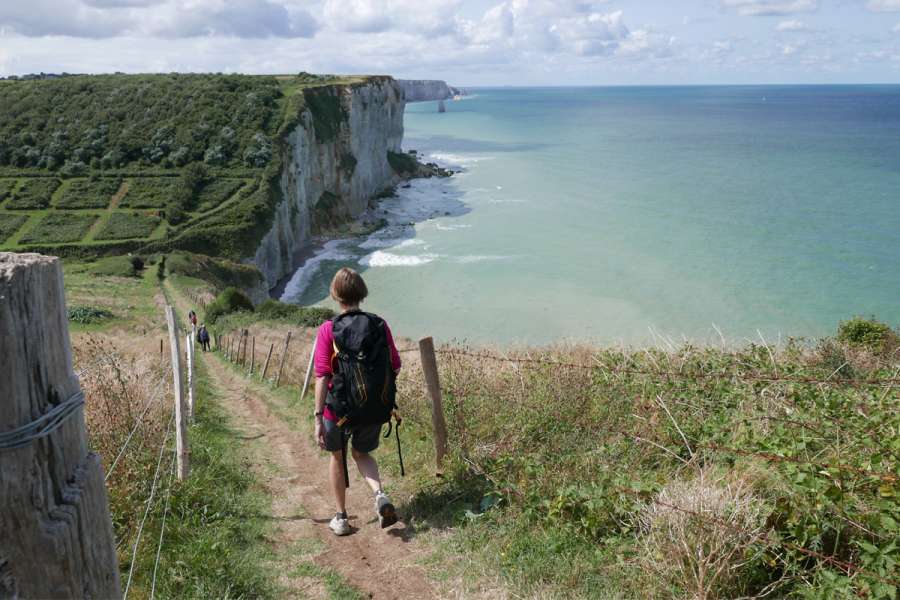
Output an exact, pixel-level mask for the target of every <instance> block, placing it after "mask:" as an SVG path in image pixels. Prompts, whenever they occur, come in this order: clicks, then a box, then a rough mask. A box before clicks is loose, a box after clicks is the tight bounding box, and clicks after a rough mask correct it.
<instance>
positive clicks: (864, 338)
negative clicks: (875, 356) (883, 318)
mask: <svg viewBox="0 0 900 600" xmlns="http://www.w3.org/2000/svg"><path fill="white" fill-rule="evenodd" d="M893 337H896V334H895V333H894V332H893V331H891V328H890V327H888V326H887V325H885V324H884V323H881V322H879V321H876V320H875V319H874V318H872V319H865V318H863V317H854V318H852V319H850V320H849V321H844V322H842V323H841V324H840V325H839V326H838V334H837V339H838V340H840V341H841V342H844V343H845V344H849V345H851V346H865V347H867V348H869V349H871V350H882V349H883V348H884V347H885V345H886V344H887V343H888V341H890V340H891V338H893Z"/></svg>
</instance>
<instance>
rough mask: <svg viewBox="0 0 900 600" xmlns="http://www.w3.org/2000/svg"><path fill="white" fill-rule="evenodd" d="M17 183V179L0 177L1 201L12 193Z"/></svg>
mask: <svg viewBox="0 0 900 600" xmlns="http://www.w3.org/2000/svg"><path fill="white" fill-rule="evenodd" d="M17 183H18V180H17V179H0V202H3V201H4V200H6V199H7V198H8V197H9V196H10V195H11V194H12V191H13V189H14V188H15V187H16V184H17Z"/></svg>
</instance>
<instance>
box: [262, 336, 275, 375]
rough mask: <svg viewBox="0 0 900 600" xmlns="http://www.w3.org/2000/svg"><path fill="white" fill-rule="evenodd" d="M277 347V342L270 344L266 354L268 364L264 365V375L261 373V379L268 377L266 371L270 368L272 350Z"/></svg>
mask: <svg viewBox="0 0 900 600" xmlns="http://www.w3.org/2000/svg"><path fill="white" fill-rule="evenodd" d="M274 349H275V342H272V343H271V344H269V353H268V354H266V364H265V365H263V370H262V375H260V379H265V378H266V372H267V371H268V370H269V359H271V358H272V350H274Z"/></svg>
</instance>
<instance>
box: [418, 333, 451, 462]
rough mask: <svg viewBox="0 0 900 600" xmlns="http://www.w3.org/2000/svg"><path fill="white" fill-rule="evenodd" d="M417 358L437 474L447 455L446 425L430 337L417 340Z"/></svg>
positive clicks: (435, 360) (435, 359) (435, 358)
mask: <svg viewBox="0 0 900 600" xmlns="http://www.w3.org/2000/svg"><path fill="white" fill-rule="evenodd" d="M419 356H420V357H421V359H422V373H423V374H424V375H425V387H426V390H427V391H428V400H429V403H430V404H431V424H432V426H433V427H434V454H435V463H436V465H437V471H438V474H440V473H441V468H442V467H443V464H444V456H446V454H447V423H446V422H445V421H444V402H443V399H442V398H441V381H440V379H439V377H438V369H437V357H436V356H435V354H434V340H432V339H431V338H430V337H427V338H422V339H421V340H419Z"/></svg>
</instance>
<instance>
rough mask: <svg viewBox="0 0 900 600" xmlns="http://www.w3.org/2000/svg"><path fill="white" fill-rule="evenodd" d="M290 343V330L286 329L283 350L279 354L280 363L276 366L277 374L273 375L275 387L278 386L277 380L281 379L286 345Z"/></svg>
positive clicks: (286, 349)
mask: <svg viewBox="0 0 900 600" xmlns="http://www.w3.org/2000/svg"><path fill="white" fill-rule="evenodd" d="M290 343H291V332H290V331H288V334H287V337H286V338H285V340H284V352H282V354H281V365H279V367H278V375H276V376H275V387H278V382H279V381H281V372H282V371H284V361H286V360H287V351H288V345H289V344H290Z"/></svg>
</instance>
